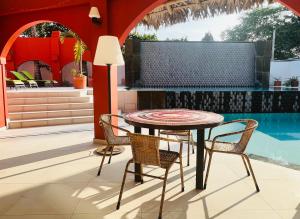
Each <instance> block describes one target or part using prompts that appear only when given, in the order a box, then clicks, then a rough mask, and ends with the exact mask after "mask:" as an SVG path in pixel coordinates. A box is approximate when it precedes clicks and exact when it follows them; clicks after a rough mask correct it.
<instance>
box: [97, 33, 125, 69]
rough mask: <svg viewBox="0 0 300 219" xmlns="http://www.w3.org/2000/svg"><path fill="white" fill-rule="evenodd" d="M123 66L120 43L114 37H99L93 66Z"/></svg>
mask: <svg viewBox="0 0 300 219" xmlns="http://www.w3.org/2000/svg"><path fill="white" fill-rule="evenodd" d="M107 64H110V65H124V59H123V55H122V51H121V47H120V43H119V40H118V38H117V37H115V36H100V37H99V39H98V44H97V49H96V54H95V58H94V65H107Z"/></svg>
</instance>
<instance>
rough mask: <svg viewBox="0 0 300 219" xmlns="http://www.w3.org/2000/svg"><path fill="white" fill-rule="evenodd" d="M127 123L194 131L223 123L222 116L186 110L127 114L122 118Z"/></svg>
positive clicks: (160, 110) (159, 110) (161, 110)
mask: <svg viewBox="0 0 300 219" xmlns="http://www.w3.org/2000/svg"><path fill="white" fill-rule="evenodd" d="M124 119H125V121H126V122H127V123H129V124H131V125H134V126H138V127H143V128H154V129H177V130H178V129H196V128H209V127H214V126H217V125H219V124H220V123H222V122H223V121H224V117H223V116H222V115H219V114H216V113H212V112H206V111H200V110H188V109H155V110H143V111H137V112H133V113H128V114H126V115H125V116H124Z"/></svg>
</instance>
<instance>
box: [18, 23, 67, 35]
mask: <svg viewBox="0 0 300 219" xmlns="http://www.w3.org/2000/svg"><path fill="white" fill-rule="evenodd" d="M52 31H60V32H68V31H70V30H69V29H68V28H66V27H65V26H63V25H61V24H58V23H53V22H46V23H40V24H37V25H35V26H34V27H31V28H28V29H27V30H25V31H24V32H23V33H22V34H21V37H50V36H51V34H52Z"/></svg>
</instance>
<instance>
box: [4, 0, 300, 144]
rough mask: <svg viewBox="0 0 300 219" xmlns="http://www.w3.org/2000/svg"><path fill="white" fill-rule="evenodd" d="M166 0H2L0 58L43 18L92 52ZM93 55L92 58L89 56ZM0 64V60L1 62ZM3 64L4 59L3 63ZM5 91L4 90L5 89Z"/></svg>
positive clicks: (295, 1)
mask: <svg viewBox="0 0 300 219" xmlns="http://www.w3.org/2000/svg"><path fill="white" fill-rule="evenodd" d="M165 1H166V0H101V1H99V0H72V1H61V0H43V1H36V0H26V1H24V0H14V1H11V0H1V4H0V27H1V37H0V52H1V55H0V59H4V60H6V57H7V55H8V51H9V50H10V48H11V47H12V45H13V42H14V41H15V40H16V39H17V37H18V36H19V35H20V33H22V32H23V31H24V30H25V29H27V28H28V27H31V26H33V25H35V24H37V23H41V22H44V21H55V22H58V23H60V24H62V25H64V26H66V27H68V28H70V29H71V30H72V31H74V32H76V33H77V34H78V35H79V36H80V37H81V39H83V41H84V42H85V43H86V44H87V45H88V47H89V48H90V51H91V54H92V56H93V55H94V54H95V50H96V45H97V41H98V37H99V36H101V35H114V36H117V37H119V40H120V42H121V43H123V42H124V40H125V39H126V37H127V35H128V33H129V32H130V30H131V29H132V28H133V27H134V26H135V25H136V24H137V23H138V22H139V21H140V20H141V19H142V18H143V16H145V15H146V13H148V12H150V11H151V10H152V9H154V8H155V7H156V6H158V5H160V4H161V3H163V2H165ZM279 2H281V3H283V4H285V5H286V6H287V7H289V8H290V9H292V10H294V12H296V13H297V14H298V15H299V14H300V4H299V0H280V1H279ZM91 6H97V7H98V9H99V11H100V14H101V19H102V24H101V25H99V26H98V25H95V24H93V23H92V22H91V19H90V18H89V17H88V13H89V10H90V8H91ZM92 58H93V57H92ZM0 64H1V63H0ZM1 65H3V62H2V64H1ZM115 77H116V74H112V91H114V95H113V98H112V104H111V105H112V113H117V107H116V106H117V104H116V103H117V102H116V101H117V97H116V95H117V94H116V90H117V87H116V83H114V81H115ZM107 80H108V78H107V71H106V68H104V67H99V66H93V85H94V113H95V125H94V127H95V137H96V138H103V137H104V135H103V132H102V130H101V128H100V126H99V125H98V123H99V116H100V114H102V113H107V112H108V109H109V97H108V91H107ZM4 90H5V86H4V87H2V86H1V84H0V126H3V124H5V116H3V115H5V112H4V111H3V110H4V109H3V107H2V108H1V104H4V105H5V104H6V97H5V95H1V93H3V91H4ZM4 93H5V92H4Z"/></svg>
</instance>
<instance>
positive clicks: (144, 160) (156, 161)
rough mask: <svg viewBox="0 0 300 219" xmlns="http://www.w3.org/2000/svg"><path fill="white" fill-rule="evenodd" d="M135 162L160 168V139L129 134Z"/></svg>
mask: <svg viewBox="0 0 300 219" xmlns="http://www.w3.org/2000/svg"><path fill="white" fill-rule="evenodd" d="M129 137H130V142H131V148H132V156H133V161H134V162H135V163H140V164H145V165H154V166H160V155H159V143H160V138H159V137H155V136H149V135H141V134H133V133H129Z"/></svg>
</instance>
